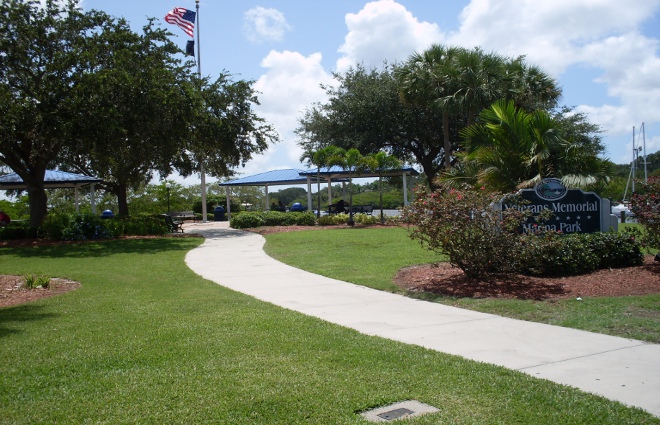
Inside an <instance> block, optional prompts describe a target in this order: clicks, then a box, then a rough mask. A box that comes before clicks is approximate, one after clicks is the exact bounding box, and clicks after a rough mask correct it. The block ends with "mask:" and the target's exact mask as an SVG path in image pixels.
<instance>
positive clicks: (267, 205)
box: [264, 185, 270, 211]
mask: <svg viewBox="0 0 660 425" xmlns="http://www.w3.org/2000/svg"><path fill="white" fill-rule="evenodd" d="M269 209H270V202H268V185H266V207H265V208H264V211H268V210H269Z"/></svg>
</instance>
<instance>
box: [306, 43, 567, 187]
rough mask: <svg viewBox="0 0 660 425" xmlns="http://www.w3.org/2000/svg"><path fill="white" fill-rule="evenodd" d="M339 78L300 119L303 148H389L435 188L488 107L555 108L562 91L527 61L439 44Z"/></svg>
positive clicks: (370, 149) (344, 74)
mask: <svg viewBox="0 0 660 425" xmlns="http://www.w3.org/2000/svg"><path fill="white" fill-rule="evenodd" d="M335 79H336V80H337V82H338V84H337V85H335V86H326V87H325V89H326V92H327V95H328V97H329V100H328V102H326V103H324V104H316V105H313V106H312V107H310V108H309V109H307V110H306V111H305V114H304V116H303V118H302V119H300V126H299V128H298V130H297V134H298V135H299V136H300V140H299V143H300V145H301V146H302V147H303V149H304V150H312V151H313V150H316V149H318V148H320V147H323V146H327V145H331V144H334V145H337V146H340V147H342V148H345V149H349V148H351V147H356V148H358V149H359V150H360V151H361V152H363V153H365V154H369V153H375V152H378V151H379V150H381V149H384V150H386V151H387V152H388V153H389V154H391V155H393V156H396V157H397V158H399V159H400V160H402V161H411V160H415V161H416V162H417V163H419V165H420V166H421V167H422V169H423V171H424V174H425V175H426V177H427V180H428V181H429V183H430V184H431V186H433V185H434V183H433V182H434V180H435V177H436V176H437V174H438V173H439V172H440V170H442V168H448V167H450V166H451V165H453V164H455V162H456V160H457V158H456V156H455V155H454V152H455V151H456V150H457V149H459V148H460V141H461V135H460V131H461V130H462V129H463V128H464V127H466V126H468V125H470V124H473V123H474V121H475V119H476V117H477V115H478V114H479V113H480V112H481V111H482V110H483V109H484V108H486V107H488V106H490V105H491V104H492V103H493V102H494V101H496V100H498V99H502V98H504V99H511V100H513V101H514V102H515V104H516V105H518V106H519V107H521V108H524V109H526V108H529V109H530V110H531V109H536V108H545V109H550V108H552V107H554V106H555V105H556V103H557V101H558V99H559V96H560V94H561V91H560V89H559V88H558V86H557V84H556V82H555V81H554V80H553V79H552V78H550V77H548V76H547V75H546V74H545V73H543V72H542V71H541V70H540V69H538V68H536V67H534V66H530V65H527V64H526V63H525V62H524V58H523V57H518V58H513V59H512V58H507V57H503V56H500V55H497V54H495V53H485V52H483V51H482V50H481V49H471V50H470V49H465V48H458V47H445V46H440V45H434V46H431V47H430V48H429V49H428V50H426V51H424V52H422V53H415V54H413V55H412V56H411V57H410V58H409V60H408V61H406V62H404V63H402V64H397V65H387V66H385V67H383V69H382V70H376V69H372V70H371V71H367V70H365V69H364V68H363V67H362V66H357V67H356V68H353V69H350V70H348V71H347V72H345V73H343V74H336V75H335Z"/></svg>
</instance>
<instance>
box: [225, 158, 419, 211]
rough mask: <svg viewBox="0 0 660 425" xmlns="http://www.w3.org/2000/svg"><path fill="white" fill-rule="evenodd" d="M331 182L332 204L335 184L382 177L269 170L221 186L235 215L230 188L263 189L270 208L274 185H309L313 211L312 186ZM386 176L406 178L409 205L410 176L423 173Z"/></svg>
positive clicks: (389, 173) (405, 197) (327, 169)
mask: <svg viewBox="0 0 660 425" xmlns="http://www.w3.org/2000/svg"><path fill="white" fill-rule="evenodd" d="M317 175H318V178H319V180H318V182H327V185H328V203H330V204H331V203H332V182H335V183H336V182H341V183H343V184H344V185H345V183H346V182H347V181H348V179H349V177H352V178H353V179H361V178H373V177H379V174H378V173H375V172H361V173H359V174H358V173H356V172H352V173H351V172H349V171H346V170H344V169H342V168H341V167H337V166H334V167H322V168H320V169H316V168H315V169H309V170H297V169H285V170H274V171H267V172H265V173H260V174H255V175H252V176H246V177H241V178H238V179H234V180H229V181H226V182H222V183H219V185H220V186H221V187H225V188H226V193H227V214H228V215H230V214H231V211H230V210H231V208H230V206H229V199H230V188H231V187H232V186H263V187H265V189H266V205H269V200H268V188H269V187H270V186H295V185H303V184H306V185H307V205H308V207H310V209H311V205H312V183H317ZM381 175H382V176H383V177H392V176H402V177H403V203H404V205H408V176H416V175H419V172H418V171H417V170H415V169H414V168H412V167H403V168H397V169H393V170H390V171H386V172H383V173H382V174H381Z"/></svg>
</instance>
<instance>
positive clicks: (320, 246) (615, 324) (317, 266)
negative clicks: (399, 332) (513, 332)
mask: <svg viewBox="0 0 660 425" xmlns="http://www.w3.org/2000/svg"><path fill="white" fill-rule="evenodd" d="M266 240H267V243H266V246H265V249H266V252H267V253H268V254H269V255H271V256H273V257H274V258H277V259H278V260H280V261H283V262H285V263H287V264H290V265H292V266H295V267H298V268H301V269H304V270H308V271H311V272H314V273H318V274H322V275H325V276H329V277H333V278H337V279H342V280H346V281H349V282H353V283H357V284H360V285H364V286H368V287H371V288H376V289H380V290H386V291H392V292H400V289H399V288H397V287H396V286H395V285H394V284H393V277H394V275H395V274H396V272H397V270H399V269H400V268H402V267H405V266H410V265H416V264H422V263H429V262H437V261H438V260H439V259H440V258H439V257H438V256H437V255H435V254H432V253H431V252H429V251H427V250H425V249H423V248H422V247H421V246H420V245H419V244H418V243H417V242H413V241H411V240H410V238H409V237H408V236H407V232H406V230H405V229H402V228H374V229H369V228H366V229H341V230H328V231H313V230H310V231H302V232H290V233H277V234H272V235H268V236H267V237H266ZM408 295H410V296H414V297H417V298H423V299H427V300H430V301H435V302H439V303H443V304H449V305H453V306H456V307H461V308H467V309H471V310H477V311H481V312H485V313H492V314H497V315H500V316H506V317H512V318H515V319H522V320H529V321H533V322H541V323H547V324H551V325H558V326H565V327H570V328H575V329H583V330H587V331H591V332H598V333H604V334H608V335H616V336H621V337H625V338H633V339H639V340H643V341H649V342H655V343H660V295H647V296H635V297H633V296H631V297H616V298H589V299H585V300H583V301H576V300H573V299H569V300H558V301H533V300H496V299H474V298H456V297H449V296H437V295H431V294H420V293H417V292H415V293H408Z"/></svg>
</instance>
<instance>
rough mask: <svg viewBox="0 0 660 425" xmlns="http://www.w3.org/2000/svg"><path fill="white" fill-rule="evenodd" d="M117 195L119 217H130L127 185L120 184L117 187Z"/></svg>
mask: <svg viewBox="0 0 660 425" xmlns="http://www.w3.org/2000/svg"><path fill="white" fill-rule="evenodd" d="M116 190H117V191H116V192H115V195H117V208H118V209H119V211H118V215H120V216H124V217H128V201H127V198H128V196H127V192H128V188H127V187H126V185H125V184H118V185H117V186H116Z"/></svg>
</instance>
